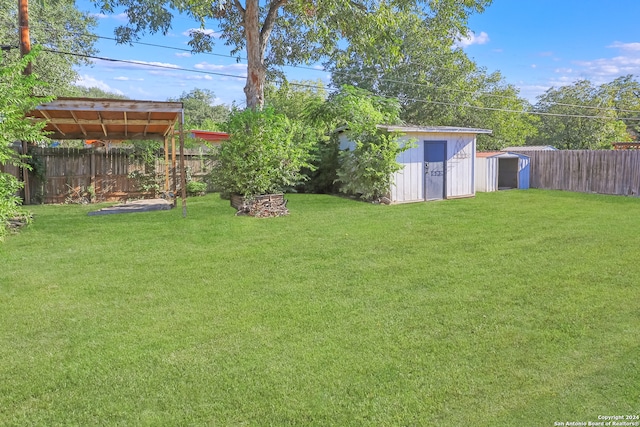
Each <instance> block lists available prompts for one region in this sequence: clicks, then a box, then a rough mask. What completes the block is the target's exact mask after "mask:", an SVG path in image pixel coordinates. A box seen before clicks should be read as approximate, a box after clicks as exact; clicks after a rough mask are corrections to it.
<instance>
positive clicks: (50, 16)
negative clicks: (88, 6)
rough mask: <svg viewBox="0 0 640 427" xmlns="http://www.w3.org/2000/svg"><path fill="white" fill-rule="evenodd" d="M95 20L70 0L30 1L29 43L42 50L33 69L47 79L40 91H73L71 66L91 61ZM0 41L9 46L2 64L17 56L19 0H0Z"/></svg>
mask: <svg viewBox="0 0 640 427" xmlns="http://www.w3.org/2000/svg"><path fill="white" fill-rule="evenodd" d="M95 26H96V20H95V18H93V17H92V16H91V15H89V14H88V13H86V12H80V11H79V10H78V9H76V7H75V3H74V1H72V0H56V1H42V2H39V1H33V2H31V3H30V4H29V31H30V38H31V44H32V46H34V47H35V46H41V47H42V52H41V53H40V54H39V55H38V56H37V58H35V59H34V61H33V67H32V69H33V73H34V74H36V75H37V76H38V77H39V78H40V80H42V81H44V82H46V83H48V85H47V86H42V87H38V88H37V90H38V93H39V94H42V95H49V94H52V95H56V96H66V95H72V93H73V90H74V87H73V83H74V82H75V81H76V80H77V79H78V73H77V72H76V71H75V69H74V67H76V66H78V65H85V64H89V63H90V59H88V58H87V57H86V55H93V54H94V53H95V52H96V51H95V48H94V43H95V41H96V36H95V35H94V34H92V33H91V30H92V29H93V28H94V27H95ZM0 44H2V45H3V46H9V47H10V48H11V49H10V51H9V52H8V53H7V55H5V56H4V57H3V66H6V65H8V64H15V63H17V62H18V61H19V58H20V49H19V33H18V2H17V1H15V0H0Z"/></svg>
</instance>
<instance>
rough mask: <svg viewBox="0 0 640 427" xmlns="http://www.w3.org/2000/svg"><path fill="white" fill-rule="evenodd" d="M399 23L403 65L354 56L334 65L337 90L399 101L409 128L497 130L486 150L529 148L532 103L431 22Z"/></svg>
mask: <svg viewBox="0 0 640 427" xmlns="http://www.w3.org/2000/svg"><path fill="white" fill-rule="evenodd" d="M400 19H402V22H401V25H398V27H397V31H399V33H398V37H399V38H400V39H401V40H403V42H402V45H401V50H402V52H403V53H404V57H403V60H402V61H400V62H397V63H394V62H393V61H391V60H390V58H385V57H382V56H381V57H379V58H378V59H379V60H380V61H379V62H377V63H376V62H373V61H367V60H366V58H364V57H362V56H359V55H352V56H351V57H350V58H349V60H348V61H346V62H343V63H334V64H332V71H333V73H332V76H333V81H334V84H336V85H341V84H351V85H357V86H358V87H361V88H365V89H368V90H370V91H372V92H374V93H376V94H378V95H382V96H386V97H392V98H395V97H397V98H398V99H399V100H400V103H401V106H402V111H401V113H400V117H401V118H402V120H404V121H405V122H407V123H411V124H415V125H444V126H446V125H449V126H471V127H479V128H489V129H492V130H493V131H494V132H493V135H491V136H486V135H481V136H480V137H479V139H478V144H479V148H481V149H498V148H502V147H504V146H506V145H517V144H524V142H525V140H526V138H527V137H529V136H531V135H533V134H535V131H536V129H535V126H534V123H535V121H536V120H535V117H533V116H531V115H529V114H522V112H525V111H527V110H529V109H530V105H529V103H528V102H527V101H526V100H524V99H522V98H520V97H519V96H518V90H517V89H516V88H515V87H514V86H512V85H509V84H506V83H505V81H504V79H503V77H502V75H501V74H500V73H499V72H495V73H491V74H487V72H486V70H485V69H483V68H481V67H478V66H477V65H476V64H475V63H474V62H473V61H472V60H471V59H469V58H468V57H467V55H466V54H465V53H464V51H463V50H462V49H460V48H456V46H455V41H456V40H455V38H452V37H451V36H450V34H449V33H443V32H441V31H437V30H434V29H433V28H432V27H431V26H430V25H429V21H428V19H425V18H424V17H421V16H418V15H411V16H403V17H401V18H400ZM509 111H518V112H520V113H511V112H509Z"/></svg>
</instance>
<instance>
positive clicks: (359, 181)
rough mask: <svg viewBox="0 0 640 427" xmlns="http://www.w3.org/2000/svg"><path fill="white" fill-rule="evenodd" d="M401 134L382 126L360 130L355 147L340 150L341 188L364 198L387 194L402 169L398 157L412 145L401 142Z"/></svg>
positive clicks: (347, 192) (339, 179) (342, 190)
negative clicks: (377, 128)
mask: <svg viewBox="0 0 640 427" xmlns="http://www.w3.org/2000/svg"><path fill="white" fill-rule="evenodd" d="M398 136H399V135H398V134H393V133H392V134H388V133H384V132H383V131H381V130H380V131H377V132H375V133H372V134H360V136H359V138H358V140H357V141H355V148H354V149H353V150H343V151H341V152H340V153H339V155H338V161H339V164H340V167H339V168H338V170H337V171H336V174H337V181H338V182H339V183H340V191H341V192H343V193H346V194H351V195H356V196H359V197H360V198H362V199H363V200H377V199H379V198H380V197H388V196H389V192H390V190H391V185H392V182H393V180H392V174H393V173H395V172H397V171H399V170H400V169H402V165H400V164H399V163H398V162H397V160H396V159H397V158H398V155H399V154H400V153H402V152H403V151H405V150H406V149H407V148H409V146H403V145H400V144H399V143H398Z"/></svg>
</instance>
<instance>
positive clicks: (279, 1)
mask: <svg viewBox="0 0 640 427" xmlns="http://www.w3.org/2000/svg"><path fill="white" fill-rule="evenodd" d="M285 3H287V0H274V1H273V2H272V3H271V6H270V7H269V12H267V17H266V18H265V19H264V24H263V25H262V29H261V30H260V52H262V55H263V56H264V52H265V51H266V49H267V42H268V41H269V36H270V35H271V31H272V30H273V26H274V25H275V23H276V18H277V17H278V10H279V9H280V8H281V7H282V6H284V4H285Z"/></svg>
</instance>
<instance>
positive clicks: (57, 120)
mask: <svg viewBox="0 0 640 427" xmlns="http://www.w3.org/2000/svg"><path fill="white" fill-rule="evenodd" d="M27 117H32V118H33V119H35V120H44V121H46V123H47V124H46V126H45V128H44V130H45V131H47V132H48V133H49V134H48V137H49V138H51V139H58V140H64V139H80V140H95V139H100V140H112V141H113V140H125V141H126V140H148V141H149V140H153V141H163V142H164V158H165V166H166V168H165V191H167V192H168V191H169V140H170V141H171V148H172V149H171V164H172V168H171V170H172V171H173V191H174V194H175V191H176V140H175V135H176V125H177V127H178V129H177V133H178V135H179V143H180V171H181V173H180V182H181V185H180V186H181V193H182V194H181V198H182V214H183V215H184V216H186V212H187V211H186V197H187V196H186V176H185V170H184V132H183V122H184V107H183V105H182V102H160V101H135V100H122V99H102V98H58V99H56V100H54V101H51V102H48V103H45V104H42V105H40V106H38V107H37V108H36V109H35V110H32V111H30V112H29V113H27ZM25 185H28V184H25ZM27 192H28V188H27V187H25V199H27V200H28V197H27ZM174 200H175V199H174ZM174 203H175V202H174Z"/></svg>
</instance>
